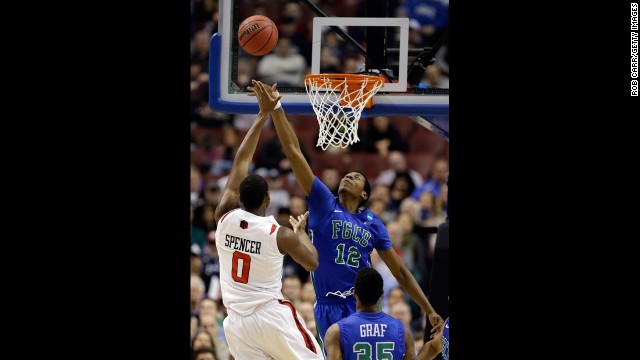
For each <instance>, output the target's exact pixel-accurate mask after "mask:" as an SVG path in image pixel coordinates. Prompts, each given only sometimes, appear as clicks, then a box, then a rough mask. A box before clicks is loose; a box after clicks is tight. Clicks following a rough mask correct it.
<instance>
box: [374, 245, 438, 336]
mask: <svg viewBox="0 0 640 360" xmlns="http://www.w3.org/2000/svg"><path fill="white" fill-rule="evenodd" d="M378 254H379V255H380V259H382V261H384V263H385V264H386V265H387V267H388V268H389V270H391V273H392V274H393V276H394V277H395V278H396V280H397V281H398V284H400V286H402V289H403V290H404V291H406V292H407V294H409V296H410V297H411V299H413V301H415V302H416V304H418V306H420V308H421V309H422V310H424V312H425V313H426V314H427V317H428V318H429V322H430V323H431V325H432V326H433V327H434V329H435V327H437V326H438V324H440V323H442V318H441V317H440V315H438V313H436V311H435V310H434V309H433V307H432V306H431V304H430V303H429V300H427V297H426V296H424V293H423V292H422V289H420V286H419V285H418V282H417V281H416V279H415V278H414V277H413V274H411V272H410V271H409V269H407V268H406V267H405V266H404V264H403V263H402V261H401V260H400V257H399V256H398V254H397V253H396V252H395V250H393V249H388V250H382V251H380V250H378Z"/></svg>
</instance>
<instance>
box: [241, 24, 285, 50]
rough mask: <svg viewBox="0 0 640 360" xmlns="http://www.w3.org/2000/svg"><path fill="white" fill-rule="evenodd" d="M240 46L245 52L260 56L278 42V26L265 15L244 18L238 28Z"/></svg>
mask: <svg viewBox="0 0 640 360" xmlns="http://www.w3.org/2000/svg"><path fill="white" fill-rule="evenodd" d="M238 41H239V42H240V47H242V49H243V50H244V51H246V52H247V53H249V54H251V55H255V56H262V55H265V54H267V53H269V52H270V51H271V50H272V49H273V47H274V46H276V43H277V42H278V28H277V27H276V24H274V23H273V21H271V19H269V18H268V17H266V16H262V15H253V16H250V17H248V18H246V19H245V20H244V21H243V22H242V23H241V24H240V27H239V28H238Z"/></svg>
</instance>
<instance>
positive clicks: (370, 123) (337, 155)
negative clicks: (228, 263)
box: [190, 0, 449, 360]
mask: <svg viewBox="0 0 640 360" xmlns="http://www.w3.org/2000/svg"><path fill="white" fill-rule="evenodd" d="M314 3H316V5H317V6H318V7H319V8H320V9H322V10H323V11H324V12H325V13H327V15H329V16H341V17H344V16H364V14H365V6H366V1H364V0H333V1H330V0H315V1H314ZM389 8H390V9H394V10H392V13H393V14H395V16H398V17H409V18H410V19H411V20H410V21H411V31H410V42H411V44H410V47H424V46H431V45H433V43H434V42H435V41H437V39H438V36H439V35H440V34H441V32H442V30H443V29H444V26H445V25H446V24H447V22H448V1H446V0H444V1H437V0H404V1H402V0H395V1H393V0H389ZM191 9H192V29H191V35H192V38H191V40H192V53H191V105H192V111H191V118H190V125H191V204H192V206H191V295H190V301H191V316H192V317H191V349H192V354H193V356H194V357H193V358H194V359H196V360H210V359H224V360H227V359H229V358H230V357H229V349H228V346H227V344H226V341H225V337H224V331H223V329H222V321H223V320H224V318H225V317H226V309H225V307H224V305H223V302H222V298H221V293H220V281H219V263H218V257H217V250H216V246H215V236H216V223H215V221H214V216H213V214H214V209H215V207H216V206H217V204H218V202H219V201H220V197H221V195H222V190H223V189H224V186H225V184H226V179H227V175H228V172H229V170H230V168H231V164H232V161H233V159H234V157H235V152H236V151H237V149H238V146H239V145H240V142H241V141H242V139H243V138H244V135H245V134H246V132H247V130H248V129H249V127H250V125H251V124H252V122H253V120H254V119H255V115H245V114H243V115H233V114H225V113H219V112H216V111H213V110H211V109H210V108H209V106H208V94H207V91H208V88H207V86H208V85H207V82H208V78H209V75H208V73H207V68H208V55H209V53H208V52H209V39H210V37H211V35H213V34H214V33H216V32H217V31H218V30H217V27H218V19H219V16H220V14H219V12H218V1H217V0H191ZM240 9H241V12H242V13H241V19H244V18H246V17H248V16H251V15H256V14H262V15H265V16H267V17H269V18H271V19H272V20H273V21H274V22H276V24H277V25H278V30H279V37H280V38H279V42H278V45H277V47H276V48H275V49H274V50H273V51H272V52H271V53H270V54H269V55H266V56H262V57H259V58H257V57H252V56H249V55H247V54H243V53H242V52H241V54H240V57H239V62H238V77H237V80H236V83H237V85H238V86H240V87H243V86H246V85H247V84H248V83H249V81H250V80H251V79H252V78H255V79H257V80H261V81H264V82H266V83H267V84H272V83H275V82H277V83H278V84H279V86H283V85H290V86H304V85H303V82H304V76H305V75H306V74H307V73H309V68H310V64H311V42H310V39H311V22H312V20H311V19H312V18H313V13H312V12H311V11H310V10H309V9H307V8H306V7H304V6H303V5H301V4H300V3H299V2H298V1H275V0H270V1H266V0H264V1H257V0H256V1H249V0H240ZM348 30H349V33H350V35H351V36H352V37H353V38H355V39H356V40H359V41H364V34H363V33H359V32H358V30H357V29H351V28H350V29H348ZM323 45H324V46H323V49H322V52H323V55H322V57H323V59H325V60H323V62H322V64H321V67H322V71H323V72H324V71H329V72H356V71H358V69H359V66H361V64H362V63H363V62H364V60H363V59H362V58H361V57H360V55H359V54H358V53H355V52H353V51H351V50H349V49H348V47H347V46H343V45H344V43H343V42H342V41H341V40H339V39H338V37H337V36H336V35H335V34H333V33H332V32H326V33H325V34H324V40H323ZM446 50H447V49H446V45H445V46H444V47H443V49H442V51H440V52H439V53H438V56H437V58H438V60H437V61H436V63H434V65H431V66H429V67H428V68H427V70H426V71H425V74H424V79H423V82H424V83H425V84H428V85H429V86H432V87H440V88H448V77H447V75H448V65H447V51H446ZM325 55H326V56H325ZM283 64H285V66H283ZM287 64H288V65H287ZM285 70H286V71H285ZM285 111H286V109H285ZM287 117H288V119H289V120H290V121H291V123H292V125H293V127H294V129H295V130H296V133H297V134H298V137H299V139H300V143H301V146H302V148H303V152H304V153H305V154H304V155H305V157H306V158H307V160H308V162H309V164H310V165H311V167H312V170H313V172H314V174H315V175H316V176H318V177H319V178H320V179H321V180H322V181H323V182H324V183H325V184H326V185H327V186H328V187H329V188H330V189H331V190H332V191H334V193H335V194H336V195H337V190H338V184H339V182H340V179H341V178H342V177H343V176H344V175H345V174H346V173H347V172H349V171H354V170H355V171H361V172H363V173H364V174H365V175H366V176H367V177H368V179H369V181H370V183H371V185H372V193H371V196H370V199H369V201H368V204H367V206H368V207H369V208H370V209H371V211H373V212H374V213H375V214H377V215H378V216H379V217H380V219H381V220H382V221H383V222H384V223H385V225H386V226H387V230H388V232H389V237H390V238H391V241H392V244H393V247H394V249H395V250H396V251H397V252H398V255H400V257H401V258H402V259H403V261H404V263H405V264H406V266H407V268H408V269H409V270H411V271H412V273H413V274H414V276H415V278H416V280H417V281H418V283H419V284H420V286H421V287H422V289H423V291H424V292H425V294H426V293H428V289H429V277H430V269H431V262H432V258H433V250H434V244H435V234H434V233H433V230H434V228H435V227H437V226H438V225H439V224H441V223H442V222H444V221H445V219H446V216H447V184H446V181H447V177H448V173H449V161H448V159H449V144H448V142H447V141H445V140H443V139H442V138H440V137H439V136H437V135H435V134H434V133H432V132H430V131H429V130H427V129H425V128H424V127H422V126H421V125H419V124H417V123H415V122H413V121H412V120H411V119H409V118H408V117H400V116H395V117H388V116H379V117H375V118H366V119H361V121H360V123H359V129H358V134H359V138H360V141H359V142H358V143H357V144H355V145H353V146H351V147H347V148H345V149H342V148H334V147H330V148H329V149H327V151H322V150H320V149H319V148H316V147H315V143H316V141H317V137H318V127H317V120H316V118H315V116H312V115H287ZM249 171H250V173H252V172H253V173H258V174H260V175H262V176H263V177H264V178H265V179H266V180H267V183H268V185H269V192H270V195H271V204H270V206H269V208H268V209H267V215H273V216H274V217H275V218H276V220H277V221H278V222H279V223H280V224H281V225H282V226H287V227H291V225H290V224H289V222H288V218H289V216H290V215H294V216H296V215H300V214H303V213H304V212H305V211H307V204H306V201H305V199H304V195H303V193H302V191H301V190H300V189H299V187H298V185H297V183H296V180H295V177H294V176H293V173H292V171H291V167H290V164H289V162H288V160H287V159H286V157H285V156H284V154H283V152H282V146H281V144H280V142H279V141H278V139H277V137H276V134H275V129H274V128H273V125H272V123H271V121H270V120H269V121H268V122H267V124H266V125H265V128H264V129H263V131H262V134H261V136H260V140H259V142H258V149H257V151H256V154H255V156H254V159H253V164H252V166H251V168H250V169H249ZM311 210H312V209H311ZM372 266H373V267H375V268H376V269H377V270H378V271H379V272H380V273H381V275H382V276H383V279H384V290H385V293H384V295H383V298H382V306H383V311H385V312H387V313H389V314H390V315H392V316H394V317H396V318H398V319H400V320H402V321H403V322H404V323H405V325H406V326H408V327H409V328H410V329H411V330H412V332H413V335H414V338H415V339H416V345H417V347H418V349H419V348H420V346H421V345H422V343H423V338H422V336H423V330H424V327H425V317H424V316H423V314H422V313H421V311H420V309H419V307H418V306H417V305H416V304H415V303H413V301H411V300H410V299H409V297H408V296H407V295H406V294H405V292H404V291H402V289H400V288H399V287H398V283H397V282H396V280H395V279H394V278H393V276H392V275H391V272H390V271H389V269H388V268H386V266H385V265H384V263H383V262H382V261H380V258H379V257H378V256H377V253H376V252H375V251H374V252H373V254H372ZM282 292H283V295H284V297H285V298H286V299H289V300H291V301H292V302H293V303H294V305H295V307H296V309H297V311H298V312H299V313H300V314H301V316H302V317H303V318H304V320H305V322H306V324H307V327H308V328H309V330H311V331H312V332H314V334H315V333H316V331H317V330H316V327H315V320H314V316H313V301H314V299H315V292H314V290H313V285H312V284H311V280H310V276H309V273H308V272H306V271H305V270H304V269H303V268H302V267H301V266H300V265H298V264H297V263H295V262H294V261H293V260H291V259H290V258H289V257H288V256H287V257H285V261H284V278H283V289H282ZM436 310H438V309H436ZM316 336H317V334H316Z"/></svg>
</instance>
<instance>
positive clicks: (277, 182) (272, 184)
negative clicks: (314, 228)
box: [255, 168, 291, 222]
mask: <svg viewBox="0 0 640 360" xmlns="http://www.w3.org/2000/svg"><path fill="white" fill-rule="evenodd" d="M255 173H256V174H258V175H260V176H262V177H263V178H264V179H265V180H266V181H267V186H268V187H269V195H270V197H271V201H270V202H269V206H267V209H266V215H267V216H271V215H273V216H274V217H275V216H276V215H277V214H278V209H280V208H282V207H287V206H289V203H290V202H291V195H290V194H289V192H288V191H287V190H285V189H284V188H283V185H284V179H283V177H282V176H281V175H280V172H279V171H278V170H277V169H271V170H269V171H267V170H266V169H264V168H260V169H258V170H256V172H255ZM287 222H288V218H287Z"/></svg>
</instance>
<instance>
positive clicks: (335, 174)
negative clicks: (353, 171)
mask: <svg viewBox="0 0 640 360" xmlns="http://www.w3.org/2000/svg"><path fill="white" fill-rule="evenodd" d="M320 180H321V181H322V182H323V183H324V184H325V185H327V188H329V191H331V193H332V194H333V196H338V188H339V187H340V180H342V177H341V176H340V172H339V171H338V169H336V168H334V167H327V168H324V169H322V174H321V175H320Z"/></svg>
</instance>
